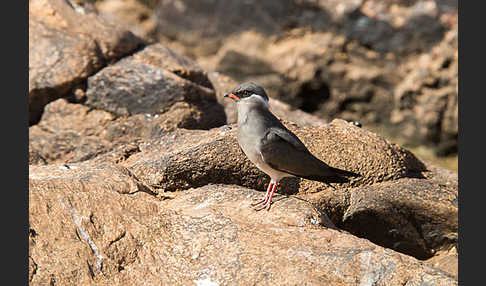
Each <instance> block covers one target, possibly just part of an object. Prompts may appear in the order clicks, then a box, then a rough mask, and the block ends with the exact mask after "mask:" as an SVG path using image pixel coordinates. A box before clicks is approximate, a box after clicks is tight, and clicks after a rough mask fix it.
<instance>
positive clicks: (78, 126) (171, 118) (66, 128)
mask: <svg viewBox="0 0 486 286" xmlns="http://www.w3.org/2000/svg"><path fill="white" fill-rule="evenodd" d="M201 113H202V112H201V111H200V110H197V109H195V108H194V107H193V106H191V105H190V104H188V103H186V102H178V103H175V104H174V105H172V106H171V107H170V109H169V110H168V111H167V112H166V113H163V114H155V115H153V116H152V115H150V114H136V115H132V116H120V117H116V116H114V115H113V114H111V113H109V112H107V111H103V110H98V109H90V108H89V107H87V106H84V105H82V104H74V103H69V102H68V101H67V100H66V99H58V100H56V101H53V102H51V103H49V104H48V105H46V108H45V111H44V113H43V115H42V118H41V120H40V122H39V124H37V125H34V126H31V127H30V128H29V165H30V164H39V163H43V162H45V163H61V164H64V163H74V162H81V161H85V160H89V159H96V158H97V157H98V156H99V155H101V154H105V153H107V152H109V151H111V150H114V153H110V156H111V157H109V158H106V157H103V159H104V160H109V161H110V162H120V161H123V160H125V159H126V158H127V157H129V156H130V155H131V154H133V153H134V152H138V151H139V148H138V144H139V143H140V142H143V141H145V140H149V139H151V138H157V137H159V136H161V135H162V134H164V133H166V132H169V131H173V130H175V129H177V128H188V129H198V128H204V126H201V122H203V123H204V121H203V120H201V118H202V117H203V116H204V115H202V114H201ZM105 162H106V161H105Z"/></svg>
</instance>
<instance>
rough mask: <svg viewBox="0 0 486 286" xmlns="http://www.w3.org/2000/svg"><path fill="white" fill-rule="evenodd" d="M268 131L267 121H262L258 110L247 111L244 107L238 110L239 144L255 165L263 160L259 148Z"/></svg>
mask: <svg viewBox="0 0 486 286" xmlns="http://www.w3.org/2000/svg"><path fill="white" fill-rule="evenodd" d="M266 129H267V127H266V126H265V120H262V118H261V114H260V113H259V110H258V109H255V108H251V109H245V108H244V106H243V108H241V109H239V110H238V135H237V139H238V144H239V145H240V147H241V149H242V150H243V152H244V153H245V154H246V156H247V157H248V159H250V161H252V162H253V163H257V162H259V161H261V160H262V159H261V155H260V151H259V147H260V144H261V142H262V139H263V137H264V136H265V134H266V131H267V130H266Z"/></svg>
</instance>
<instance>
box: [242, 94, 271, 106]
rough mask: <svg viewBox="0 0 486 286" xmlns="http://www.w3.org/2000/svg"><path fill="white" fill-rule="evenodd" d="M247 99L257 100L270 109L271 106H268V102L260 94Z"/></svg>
mask: <svg viewBox="0 0 486 286" xmlns="http://www.w3.org/2000/svg"><path fill="white" fill-rule="evenodd" d="M247 98H248V99H250V98H256V99H258V100H260V101H261V102H262V103H263V104H264V105H265V106H266V107H267V108H269V107H270V104H268V101H267V100H266V99H265V98H264V97H263V96H261V95H259V94H256V93H254V94H252V95H250V96H248V97H247Z"/></svg>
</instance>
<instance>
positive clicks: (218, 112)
mask: <svg viewBox="0 0 486 286" xmlns="http://www.w3.org/2000/svg"><path fill="white" fill-rule="evenodd" d="M86 98H87V99H86V102H85V104H86V105H87V106H89V107H91V108H96V109H102V110H106V111H109V112H111V113H114V114H115V115H117V116H127V115H134V114H150V115H155V114H163V113H165V112H167V111H168V110H169V109H170V108H171V107H172V106H174V105H175V104H176V103H179V104H180V102H186V103H188V104H189V105H190V106H191V108H193V109H195V110H197V111H198V112H199V118H198V120H197V121H198V122H197V123H198V124H199V126H200V128H211V127H216V126H221V125H224V124H225V123H226V118H225V114H224V111H223V108H222V106H221V105H220V104H219V103H218V102H217V100H216V97H215V94H214V91H213V90H212V89H211V85H210V82H209V80H208V79H207V77H206V75H205V72H204V71H202V70H201V69H200V68H199V67H197V66H196V65H195V64H194V63H192V62H190V61H189V60H187V59H185V58H183V57H181V56H178V55H177V54H175V53H174V52H172V51H170V50H169V49H167V48H165V47H164V46H162V45H160V44H155V45H151V46H148V47H146V48H145V49H143V50H142V51H139V52H138V53H135V54H134V55H132V56H130V57H127V58H124V59H123V60H120V61H119V62H117V63H116V64H114V65H111V66H109V67H106V68H104V69H103V70H101V71H100V72H98V73H97V74H96V75H94V76H92V77H90V78H89V79H88V83H87V91H86Z"/></svg>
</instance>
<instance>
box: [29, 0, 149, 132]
mask: <svg viewBox="0 0 486 286" xmlns="http://www.w3.org/2000/svg"><path fill="white" fill-rule="evenodd" d="M83 11H84V10H76V9H75V8H74V6H72V5H71V3H70V2H69V1H63V0H32V1H29V125H33V124H35V123H37V122H38V121H39V119H40V117H41V114H42V111H43V108H44V106H45V105H46V104H47V103H49V102H50V101H53V100H55V99H57V98H60V97H64V96H67V95H69V92H70V91H71V89H72V88H73V87H75V86H77V85H79V84H82V83H83V82H84V81H85V80H86V78H87V77H88V76H90V75H92V74H94V73H95V72H96V71H98V70H100V69H101V68H102V67H103V66H105V65H106V64H108V63H111V62H113V61H115V60H117V59H119V58H120V57H122V56H124V55H126V54H128V53H130V52H132V51H134V50H135V49H136V48H137V47H139V46H140V45H141V44H142V41H141V40H140V39H139V38H137V37H136V36H134V35H133V34H132V33H131V32H129V31H127V30H123V29H121V28H119V27H118V26H117V23H116V22H113V21H108V20H106V19H103V18H100V17H99V16H97V15H96V14H94V13H85V12H83Z"/></svg>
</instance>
